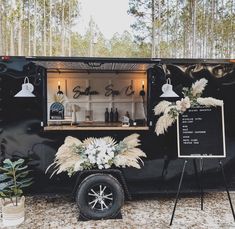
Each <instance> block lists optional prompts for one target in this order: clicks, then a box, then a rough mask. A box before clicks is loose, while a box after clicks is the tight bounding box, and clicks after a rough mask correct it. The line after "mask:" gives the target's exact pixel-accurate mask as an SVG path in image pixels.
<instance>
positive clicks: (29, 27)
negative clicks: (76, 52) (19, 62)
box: [28, 0, 31, 56]
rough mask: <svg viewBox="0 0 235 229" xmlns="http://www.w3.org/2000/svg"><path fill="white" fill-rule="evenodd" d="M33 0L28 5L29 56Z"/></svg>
mask: <svg viewBox="0 0 235 229" xmlns="http://www.w3.org/2000/svg"><path fill="white" fill-rule="evenodd" d="M30 11H31V0H29V6H28V56H30V55H31V17H30V16H31V15H30Z"/></svg>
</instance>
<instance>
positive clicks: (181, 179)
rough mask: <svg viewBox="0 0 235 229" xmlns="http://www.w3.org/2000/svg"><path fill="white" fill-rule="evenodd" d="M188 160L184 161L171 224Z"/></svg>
mask: <svg viewBox="0 0 235 229" xmlns="http://www.w3.org/2000/svg"><path fill="white" fill-rule="evenodd" d="M187 162H188V161H187V160H185V161H184V165H183V169H182V173H181V177H180V182H179V186H178V190H177V194H176V198H175V205H174V209H173V212H172V216H171V222H170V226H171V225H172V222H173V219H174V215H175V209H176V205H177V202H178V199H179V194H180V190H181V185H182V181H183V178H184V171H185V167H186V164H187Z"/></svg>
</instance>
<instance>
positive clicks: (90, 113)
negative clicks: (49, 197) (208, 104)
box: [0, 56, 235, 219]
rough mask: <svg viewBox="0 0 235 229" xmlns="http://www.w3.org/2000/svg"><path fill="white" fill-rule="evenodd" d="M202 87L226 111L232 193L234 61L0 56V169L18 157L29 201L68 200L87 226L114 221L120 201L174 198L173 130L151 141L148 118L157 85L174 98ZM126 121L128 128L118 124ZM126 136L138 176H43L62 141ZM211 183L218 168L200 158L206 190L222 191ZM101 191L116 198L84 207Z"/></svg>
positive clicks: (188, 180) (192, 185) (191, 183)
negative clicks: (135, 151) (137, 158)
mask: <svg viewBox="0 0 235 229" xmlns="http://www.w3.org/2000/svg"><path fill="white" fill-rule="evenodd" d="M202 78H205V79H206V80H207V81H208V85H207V87H206V88H205V91H204V92H203V96H207V97H213V98H217V99H220V100H223V102H224V123H225V136H226V138H225V141H226V158H224V159H223V164H224V170H225V173H226V177H227V182H228V184H229V187H230V188H231V189H234V188H235V106H234V99H235V61H234V60H214V59H157V58H153V59H151V58H96V57H92V58H86V57H9V56H2V57H1V60H0V156H1V162H2V161H3V160H4V159H5V158H12V159H17V158H24V159H25V160H26V162H27V164H28V165H29V167H30V168H31V169H32V174H33V177H34V184H33V186H32V187H31V188H30V189H29V190H28V191H29V192H30V193H34V194H35V193H36V194H37V193H40V194H41V193H73V194H74V195H75V197H76V200H77V202H78V204H79V206H81V205H82V206H81V209H80V210H81V214H82V215H83V216H84V217H85V218H90V219H99V218H109V217H115V216H116V215H117V213H118V212H119V210H120V208H121V206H122V204H123V201H124V198H126V199H131V198H132V197H133V196H137V195H139V194H147V195H150V194H162V193H163V194H170V193H175V192H176V189H177V185H178V182H179V178H180V175H181V170H182V165H183V162H184V161H183V160H182V159H179V158H178V152H177V130H176V129H177V128H176V125H175V124H174V125H173V126H172V127H170V128H169V129H168V131H167V132H166V133H165V134H163V135H159V136H157V135H156V133H155V125H156V122H157V120H158V117H157V116H155V114H154V111H153V109H154V107H155V106H156V105H157V104H158V103H159V102H160V101H161V100H162V97H161V95H162V93H163V92H162V86H163V85H164V84H165V83H166V81H167V80H168V79H170V81H171V84H172V85H173V90H174V92H175V93H176V94H178V95H179V96H182V88H183V87H190V86H191V85H192V83H194V82H195V81H196V80H199V79H202ZM23 83H25V84H27V83H30V84H31V85H33V87H32V86H31V88H27V89H29V90H28V91H27V93H31V96H28V97H22V96H21V95H22V93H23V94H24V93H26V92H25V91H24V89H25V88H24V87H22V84H23ZM29 91H30V92H29ZM55 95H66V97H63V98H65V100H66V103H64V105H63V106H61V103H58V101H56V100H55ZM168 99H169V100H170V99H171V98H168ZM111 108H112V111H111ZM107 112H108V113H107ZM115 112H117V113H116V114H115ZM110 113H113V114H112V115H111V116H112V117H111V116H110ZM123 117H124V118H123ZM126 117H128V120H129V124H130V125H125V124H126V123H125V122H126V121H127V120H126V119H125V118H126ZM108 119H109V120H108ZM121 122H122V123H121ZM211 128H213V127H211ZM133 133H137V134H139V136H140V140H141V146H140V148H141V149H142V150H143V151H144V152H145V153H146V155H147V157H146V158H144V159H143V161H144V165H142V166H141V169H135V168H122V169H117V168H111V169H97V170H84V171H82V172H78V173H77V174H76V175H74V176H72V177H71V178H69V177H68V175H67V174H64V173H62V174H60V175H58V176H53V177H52V178H50V170H49V172H48V173H47V174H45V171H46V169H47V167H48V166H49V165H50V164H51V163H52V162H53V160H54V158H55V154H56V152H57V150H58V148H59V147H60V146H61V145H62V144H63V142H64V139H65V137H67V136H73V137H76V138H78V139H81V140H83V139H86V138H88V137H104V136H111V137H112V138H114V139H116V140H117V141H119V140H121V139H123V138H125V137H126V136H128V135H130V134H133ZM211 148H212V149H213V145H211ZM194 162H195V161H194ZM195 165H196V166H198V162H197V161H196V163H194V164H193V163H188V167H187V169H186V171H185V177H184V187H183V190H182V191H184V192H187V193H188V192H195V191H197V190H198V186H197V183H196V182H195V173H194V169H193V166H195ZM218 176H220V174H219V175H218V161H217V159H216V158H215V159H208V160H207V159H206V160H205V161H204V175H203V183H204V188H205V189H207V190H220V188H221V187H223V186H222V185H223V184H221V179H218ZM100 186H102V187H104V188H105V189H106V191H108V192H109V193H108V194H107V195H109V194H110V193H111V194H112V197H113V198H111V199H110V198H107V200H105V201H107V203H105V205H103V206H102V209H101V208H100V206H95V207H94V206H93V205H91V204H89V203H90V202H91V201H90V199H89V198H88V197H89V196H88V194H89V193H90V192H91V191H92V190H95V189H96V188H99V187H100ZM78 192H79V196H77V195H78Z"/></svg>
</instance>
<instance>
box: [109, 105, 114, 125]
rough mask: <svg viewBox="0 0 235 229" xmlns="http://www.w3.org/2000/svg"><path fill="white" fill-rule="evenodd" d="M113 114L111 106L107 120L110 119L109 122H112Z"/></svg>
mask: <svg viewBox="0 0 235 229" xmlns="http://www.w3.org/2000/svg"><path fill="white" fill-rule="evenodd" d="M113 116H114V113H113V108H111V111H110V113H109V121H110V122H113Z"/></svg>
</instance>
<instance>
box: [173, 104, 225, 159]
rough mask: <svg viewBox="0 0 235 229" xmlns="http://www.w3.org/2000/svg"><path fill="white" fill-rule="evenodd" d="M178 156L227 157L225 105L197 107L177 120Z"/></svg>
mask: <svg viewBox="0 0 235 229" xmlns="http://www.w3.org/2000/svg"><path fill="white" fill-rule="evenodd" d="M177 142H178V157H181V158H188V157H192V158H198V157H199V158H203V157H207V158H216V157H218V158H219V157H225V156H226V150H225V134H224V112H223V107H219V106H218V107H196V108H190V109H188V110H187V111H186V112H184V113H183V114H180V115H179V117H178V120H177Z"/></svg>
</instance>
